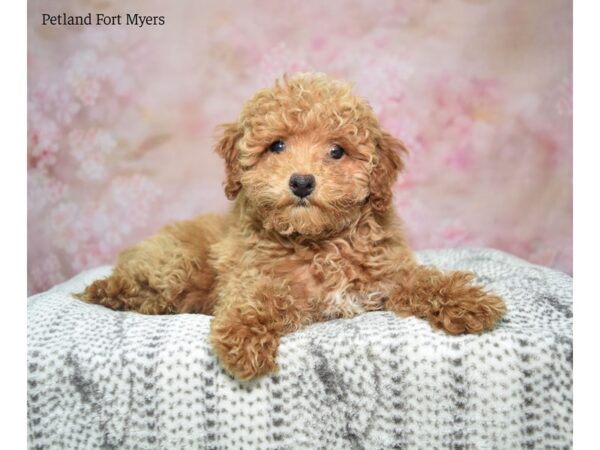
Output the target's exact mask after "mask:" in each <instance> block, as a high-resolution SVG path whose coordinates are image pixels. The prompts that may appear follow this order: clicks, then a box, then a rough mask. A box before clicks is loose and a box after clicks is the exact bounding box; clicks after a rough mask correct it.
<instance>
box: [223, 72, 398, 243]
mask: <svg viewBox="0 0 600 450" xmlns="http://www.w3.org/2000/svg"><path fill="white" fill-rule="evenodd" d="M222 128H223V135H222V137H221V139H220V141H219V143H218V145H217V152H218V153H219V154H220V155H221V156H222V157H223V158H224V159H225V162H226V180H225V183H224V184H225V193H226V194H227V196H228V198H230V199H233V198H235V197H236V196H237V195H238V193H240V191H242V192H243V195H244V198H245V199H246V200H247V204H248V206H249V207H250V210H251V211H253V212H254V213H255V214H256V215H257V216H258V218H259V219H260V220H261V222H262V224H263V226H264V227H265V228H266V229H273V230H275V231H277V232H278V233H280V234H283V235H291V234H299V235H304V236H310V237H315V236H318V235H322V234H324V233H331V232H335V231H336V230H339V229H342V228H345V227H346V226H348V224H350V223H352V222H353V221H354V220H356V219H357V218H358V217H359V215H360V214H361V211H364V210H365V208H370V209H371V210H372V211H373V212H374V213H375V214H377V215H383V214H385V213H386V212H387V210H388V209H389V207H390V204H391V197H392V191H391V187H392V184H393V182H394V181H395V179H396V176H397V173H398V171H399V170H401V169H402V161H401V159H400V156H399V154H400V153H401V152H404V151H405V149H404V147H403V145H402V144H401V143H400V142H399V141H398V140H396V139H395V138H393V137H392V136H391V135H389V134H388V133H387V132H385V131H383V130H382V129H381V128H380V127H379V124H378V121H377V119H376V118H375V116H374V114H373V112H372V110H371V108H370V107H369V105H368V104H367V103H366V102H365V101H364V100H362V99H360V98H358V97H357V96H355V95H354V94H352V92H351V87H350V86H349V85H348V84H346V83H342V82H339V81H336V80H333V79H331V78H329V77H327V76H325V75H322V74H301V75H296V76H294V77H292V78H287V77H284V82H283V83H281V84H280V83H279V82H276V84H275V86H274V87H272V88H270V89H266V90H261V91H259V92H257V93H256V94H255V96H254V97H253V98H252V99H250V100H249V101H248V102H247V103H246V104H245V105H244V107H243V108H242V112H241V114H240V118H239V120H238V122H236V123H232V124H225V125H223V126H222Z"/></svg>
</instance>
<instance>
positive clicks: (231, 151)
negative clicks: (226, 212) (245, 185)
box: [215, 123, 242, 200]
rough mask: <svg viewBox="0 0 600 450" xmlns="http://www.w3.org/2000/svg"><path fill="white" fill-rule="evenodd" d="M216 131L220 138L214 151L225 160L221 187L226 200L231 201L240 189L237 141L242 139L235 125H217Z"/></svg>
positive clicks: (237, 126) (238, 128)
mask: <svg viewBox="0 0 600 450" xmlns="http://www.w3.org/2000/svg"><path fill="white" fill-rule="evenodd" d="M218 129H220V130H221V137H220V138H219V140H218V142H217V146H216V148H215V151H216V152H217V153H218V154H219V155H220V156H221V158H223V159H224V160H225V181H224V182H223V187H224V189H225V195H226V196H227V198H228V199H229V200H233V199H234V198H235V197H236V196H237V194H238V192H240V189H242V183H241V181H240V176H241V166H240V161H239V159H240V151H239V149H238V141H239V140H240V138H241V137H242V131H241V130H240V127H239V125H238V124H237V123H224V124H222V125H219V127H218Z"/></svg>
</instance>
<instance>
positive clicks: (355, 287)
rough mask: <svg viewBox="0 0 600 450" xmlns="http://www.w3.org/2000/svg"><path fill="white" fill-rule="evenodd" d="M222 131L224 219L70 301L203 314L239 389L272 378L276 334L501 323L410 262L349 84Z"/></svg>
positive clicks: (483, 295)
mask: <svg viewBox="0 0 600 450" xmlns="http://www.w3.org/2000/svg"><path fill="white" fill-rule="evenodd" d="M221 130H222V135H221V137H220V140H219V142H218V144H217V148H216V150H217V152H218V154H219V155H221V156H222V157H223V159H224V160H225V168H226V178H225V182H224V187H225V193H226V195H227V197H228V198H229V199H230V200H234V199H235V203H234V205H233V207H232V209H231V212H229V213H228V214H225V215H203V216H200V217H198V218H196V219H194V220H190V221H185V222H180V223H175V224H173V225H169V226H167V227H165V228H163V229H162V230H161V231H160V232H159V233H158V234H156V235H155V236H152V237H150V238H149V239H147V240H145V241H143V242H142V243H140V244H138V245H136V246H135V247H132V248H129V249H127V250H125V251H123V252H122V253H121V254H120V255H119V259H118V262H117V265H116V266H115V269H114V271H113V273H112V275H111V276H109V277H108V278H105V279H102V280H98V281H95V282H94V283H92V284H91V285H90V286H89V287H87V289H86V290H85V291H84V292H83V293H80V294H78V297H79V298H81V299H83V300H85V301H88V302H92V303H98V304H100V305H104V306H107V307H109V308H112V309H116V310H129V311H138V312H140V313H144V314H173V313H202V314H211V315H214V319H213V320H212V323H211V330H210V341H211V343H212V345H213V347H214V350H215V352H216V354H217V356H218V358H219V360H220V361H221V363H222V364H223V366H224V367H225V369H226V370H227V371H228V372H230V373H231V374H232V375H234V376H235V377H237V378H239V379H243V380H246V379H251V378H254V377H256V376H259V375H263V374H268V373H272V372H275V371H276V370H277V363H276V356H277V348H278V345H279V342H280V339H281V337H282V336H283V335H285V334H287V333H291V332H293V331H294V330H297V329H298V328H300V327H302V326H304V325H308V324H311V323H314V322H318V321H324V320H328V319H333V318H339V317H353V316H355V315H357V314H361V313H363V312H366V311H381V310H387V311H392V312H394V313H396V314H398V315H400V316H407V315H415V316H417V317H421V318H423V319H426V320H428V321H429V322H430V323H431V325H432V326H433V327H435V328H439V329H442V330H445V331H446V332H448V333H450V334H459V333H465V332H469V333H480V332H482V331H484V330H488V329H490V328H492V327H494V325H495V323H496V322H497V321H498V319H499V318H500V317H501V316H502V315H503V313H504V312H505V309H506V308H505V304H504V302H503V301H502V300H501V299H500V298H498V297H497V296H495V295H492V294H490V293H487V292H485V291H484V290H483V289H482V287H480V286H476V285H473V284H472V280H473V278H474V275H473V274H471V273H465V272H448V273H444V272H441V271H439V270H438V269H436V268H433V267H426V266H422V265H419V264H418V263H417V262H416V260H415V257H414V256H413V253H412V251H411V250H410V248H409V246H408V244H407V242H406V239H405V236H404V232H403V230H402V224H401V221H400V219H399V218H398V217H397V215H396V213H395V211H394V209H393V207H392V186H393V184H394V181H395V180H396V177H397V174H398V172H399V171H401V170H402V168H403V162H402V159H401V157H402V156H403V155H404V154H405V153H406V149H405V148H404V146H403V144H402V143H401V142H400V141H399V140H398V139H396V138H394V137H393V136H391V135H390V134H389V133H387V132H386V131H384V130H383V129H382V128H381V127H380V125H379V123H378V121H377V119H376V117H375V115H374V114H373V111H372V110H371V108H370V106H369V104H368V103H367V102H366V101H365V100H363V99H361V98H359V97H357V96H356V95H354V94H353V93H352V91H351V87H350V86H349V85H348V84H346V83H344V82H341V81H337V80H334V79H332V78H329V77H328V76H326V75H323V74H300V75H296V76H293V77H290V78H288V77H284V79H283V82H276V83H275V85H274V86H273V87H272V88H270V89H265V90H261V91H258V92H257V93H256V94H255V95H254V97H253V98H252V99H250V100H249V101H248V102H247V103H246V104H245V105H244V107H243V108H242V111H241V113H240V116H239V118H238V120H237V121H236V122H232V123H228V124H224V125H222V126H221Z"/></svg>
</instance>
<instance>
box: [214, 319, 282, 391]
mask: <svg viewBox="0 0 600 450" xmlns="http://www.w3.org/2000/svg"><path fill="white" fill-rule="evenodd" d="M210 341H211V343H212V346H213V349H214V350H215V353H216V354H217V357H218V358H219V360H220V362H221V364H222V365H223V367H224V368H225V370H227V372H229V373H230V374H231V375H233V376H234V377H236V378H238V379H240V380H250V379H253V378H256V377H258V376H261V375H268V374H271V373H275V372H276V371H277V362H276V358H277V348H278V346H279V338H278V337H277V336H275V335H272V334H270V333H268V332H265V330H263V329H260V327H259V328H258V329H256V328H253V327H251V326H249V325H245V324H240V323H231V322H227V321H226V320H220V319H219V318H215V319H213V321H212V324H211V335H210Z"/></svg>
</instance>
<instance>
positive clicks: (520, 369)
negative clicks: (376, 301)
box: [28, 249, 573, 449]
mask: <svg viewBox="0 0 600 450" xmlns="http://www.w3.org/2000/svg"><path fill="white" fill-rule="evenodd" d="M418 256H419V259H420V260H421V261H422V262H423V263H425V264H433V265H436V266H438V267H440V268H442V269H462V270H473V271H475V272H476V273H477V275H478V281H480V282H482V283H485V284H486V285H487V286H488V288H489V289H490V290H493V291H495V292H496V293H497V294H500V295H501V296H502V297H504V299H505V300H506V302H507V305H508V314H507V315H506V317H505V319H504V320H503V321H502V322H501V323H500V325H499V327H498V328H497V329H495V330H494V331H492V332H489V333H486V334H483V335H481V336H474V335H467V336H458V337H452V336H448V335H445V334H444V333H442V332H440V331H433V330H432V329H431V328H430V326H429V325H428V324H427V323H426V322H425V321H423V320H419V319H416V318H413V317H411V318H399V317H396V316H394V315H393V314H391V313H384V312H376V313H367V314H364V315H362V316H359V317H356V318H354V319H347V320H334V321H331V322H326V323H320V324H315V325H312V326H310V327H307V328H305V329H302V330H300V331H298V332H296V333H294V334H292V335H289V336H286V337H284V338H283V340H282V343H281V347H280V351H279V357H278V361H279V366H280V372H279V374H278V375H277V376H271V377H265V378H262V379H258V380H255V381H252V382H247V383H240V382H238V381H235V380H234V379H232V378H231V377H229V376H228V375H227V374H226V373H225V372H224V371H223V370H222V369H221V367H220V366H219V364H218V362H217V360H216V359H215V356H214V354H213V352H212V350H211V348H210V346H209V344H208V340H207V334H208V328H209V322H210V320H211V318H210V317H208V316H203V315H189V314H182V315H175V316H143V315H140V314H136V313H124V312H115V311H111V310H108V309H106V308H103V307H101V306H97V305H88V304H84V303H82V302H80V301H77V300H75V299H73V298H72V297H71V296H70V293H71V292H74V291H80V290H82V288H83V287H84V286H85V285H86V284H87V283H89V282H91V281H92V280H94V279H96V278H99V277H102V276H105V275H107V274H108V273H109V272H110V267H101V268H98V269H94V270H90V271H88V272H84V273H82V274H80V275H79V276H77V277H75V278H73V279H72V280H70V281H68V282H66V283H63V284H61V285H59V286H56V287H54V288H53V289H51V290H49V291H48V292H45V293H42V294H38V295H35V296H33V297H31V298H29V300H28V366H29V389H28V424H29V444H30V448H35V449H38V448H39V449H42V448H48V449H95V448H103V449H194V448H211V449H229V448H235V449H253V448H260V449H280V448H281V449H296V448H298V449H359V448H364V449H383V448H423V449H433V448H476V449H488V448H489V449H491V448H494V449H496V448H505V449H516V448H523V447H526V448H536V449H537V448H568V447H570V446H571V442H572V420H571V415H572V355H573V352H572V279H571V277H569V276H568V275H565V274H563V273H560V272H556V271H553V270H550V269H547V268H544V267H540V266H535V265H531V264H529V263H527V262H525V261H522V260H520V259H518V258H515V257H513V256H509V255H507V254H504V253H501V252H498V251H494V250H481V249H453V250H435V251H423V252H419V253H418Z"/></svg>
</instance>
